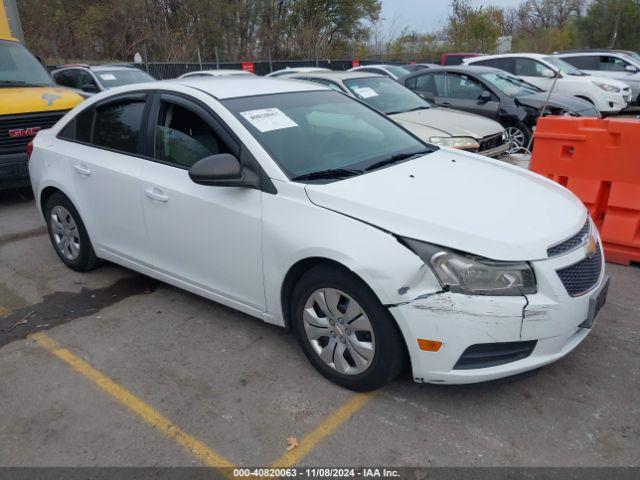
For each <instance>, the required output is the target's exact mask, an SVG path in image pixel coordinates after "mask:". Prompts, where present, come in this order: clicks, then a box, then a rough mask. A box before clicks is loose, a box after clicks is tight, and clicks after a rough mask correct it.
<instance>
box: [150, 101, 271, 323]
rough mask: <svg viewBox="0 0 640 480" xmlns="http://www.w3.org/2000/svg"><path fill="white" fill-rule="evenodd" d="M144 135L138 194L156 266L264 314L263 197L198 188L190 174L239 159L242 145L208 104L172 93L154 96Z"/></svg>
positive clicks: (231, 189)
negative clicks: (227, 158)
mask: <svg viewBox="0 0 640 480" xmlns="http://www.w3.org/2000/svg"><path fill="white" fill-rule="evenodd" d="M147 138H148V144H149V145H150V147H149V148H150V149H153V150H154V153H153V156H154V161H147V162H146V163H145V165H144V169H143V172H142V177H143V178H144V181H143V182H142V185H140V187H139V188H140V191H139V193H140V195H142V196H143V198H144V200H143V202H144V216H145V221H146V224H147V231H148V232H149V237H150V240H151V246H152V250H153V256H154V258H153V265H154V266H155V268H156V269H157V270H159V271H160V272H162V273H164V274H165V275H168V276H170V277H172V278H173V279H174V280H177V281H178V282H182V283H183V284H185V287H187V288H189V287H190V289H191V290H194V289H197V290H198V291H199V292H200V293H201V294H204V295H209V296H210V297H211V294H213V295H220V296H223V297H225V298H227V299H231V300H234V301H237V302H240V303H242V304H243V305H249V306H251V307H253V308H255V309H258V310H261V311H264V310H265V297H264V287H263V277H262V250H261V248H262V192H261V191H259V190H255V189H251V188H245V187H214V186H205V185H198V184H196V183H194V182H193V181H192V180H191V178H190V177H189V173H188V171H189V168H190V167H191V166H193V165H194V164H195V163H196V162H197V161H198V160H200V159H202V158H204V157H207V156H210V155H216V154H219V153H232V154H234V155H236V156H237V157H239V158H240V157H242V153H241V148H242V147H241V145H240V144H239V142H238V141H236V140H235V139H234V137H232V135H231V134H230V133H229V130H227V129H226V128H225V127H224V126H223V124H222V123H221V122H220V121H218V120H217V119H216V117H215V116H214V114H213V113H212V112H211V111H210V109H209V107H207V106H206V105H204V104H201V103H199V102H197V101H196V100H193V99H190V98H187V97H183V96H177V95H173V94H162V95H159V94H158V95H157V96H156V98H155V100H154V108H153V110H152V115H151V120H150V122H149V127H148V130H147ZM247 154H248V153H247Z"/></svg>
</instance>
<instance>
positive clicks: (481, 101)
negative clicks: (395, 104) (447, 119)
mask: <svg viewBox="0 0 640 480" xmlns="http://www.w3.org/2000/svg"><path fill="white" fill-rule="evenodd" d="M401 82H402V83H403V84H404V85H405V86H406V87H408V88H410V89H411V90H413V91H414V92H416V93H418V94H420V95H421V96H422V97H424V98H425V99H427V100H429V101H430V102H433V103H434V104H435V105H437V106H439V107H447V108H454V109H457V110H464V111H466V112H470V113H474V114H478V115H483V116H485V117H487V118H490V119H492V120H496V121H498V122H499V123H500V124H501V125H502V126H503V127H504V128H505V129H506V132H507V136H508V138H509V142H510V144H511V146H512V147H516V148H517V147H527V145H529V142H530V140H531V136H532V133H533V130H534V128H535V126H536V122H537V120H538V117H539V116H540V115H541V113H542V112H541V110H542V108H543V106H545V105H546V107H545V111H544V114H545V115H568V116H583V117H597V116H598V115H599V113H598V111H597V110H596V108H595V107H594V106H593V105H591V104H590V103H588V102H586V101H584V100H580V99H578V98H575V97H571V96H567V95H561V94H558V93H554V94H552V95H551V96H549V95H548V94H547V93H546V92H545V91H544V90H542V89H540V88H538V87H536V86H535V85H533V84H530V83H528V82H526V81H524V80H522V79H521V78H519V77H516V76H515V75H511V74H509V73H507V72H505V71H503V70H498V69H495V68H491V67H475V68H469V67H437V68H430V69H428V70H418V71H417V72H415V73H413V74H411V75H407V76H405V77H403V78H402V79H401Z"/></svg>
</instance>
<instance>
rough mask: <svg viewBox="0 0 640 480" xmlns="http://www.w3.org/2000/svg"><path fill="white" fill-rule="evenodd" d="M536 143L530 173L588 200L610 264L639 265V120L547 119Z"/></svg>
mask: <svg viewBox="0 0 640 480" xmlns="http://www.w3.org/2000/svg"><path fill="white" fill-rule="evenodd" d="M534 139H535V140H534V141H535V149H534V151H533V157H532V159H531V170H533V171H534V172H536V173H539V174H541V175H544V176H545V177H548V178H551V179H553V180H555V181H556V182H558V183H560V184H561V185H564V186H565V187H567V188H568V189H569V190H571V191H572V192H573V193H575V194H576V195H577V196H578V197H579V198H580V200H582V201H583V202H584V204H585V205H586V206H587V208H588V209H589V213H590V214H591V218H593V220H594V221H595V223H596V225H597V226H598V230H599V231H600V236H601V237H602V242H603V244H604V249H605V258H606V259H607V261H609V262H613V263H620V264H623V265H629V263H630V262H640V120H635V119H597V118H572V117H543V118H541V119H540V120H539V121H538V125H537V127H536V131H535V136H534Z"/></svg>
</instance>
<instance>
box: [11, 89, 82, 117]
mask: <svg viewBox="0 0 640 480" xmlns="http://www.w3.org/2000/svg"><path fill="white" fill-rule="evenodd" d="M82 100H83V98H82V97H81V96H80V95H78V94H77V93H75V92H74V91H73V90H71V89H69V88H62V87H54V86H51V87H18V88H13V87H11V88H0V115H15V114H21V113H32V112H51V111H56V110H70V109H72V108H73V107H75V106H76V105H77V104H79V103H80V102H82Z"/></svg>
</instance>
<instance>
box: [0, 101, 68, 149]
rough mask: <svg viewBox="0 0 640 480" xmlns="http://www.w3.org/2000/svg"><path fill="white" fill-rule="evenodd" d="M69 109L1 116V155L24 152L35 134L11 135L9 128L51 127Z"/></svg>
mask: <svg viewBox="0 0 640 480" xmlns="http://www.w3.org/2000/svg"><path fill="white" fill-rule="evenodd" d="M65 113H67V111H66V110H65V111H56V112H45V113H26V114H20V115H5V116H0V155H3V154H6V155H9V154H12V153H24V152H25V150H26V148H27V143H29V142H30V141H31V140H33V136H28V137H10V136H9V130H14V129H27V128H33V127H40V128H41V129H43V130H44V129H45V128H51V127H53V125H55V123H56V122H57V121H58V120H60V119H61V118H62V116H63V115H64V114H65Z"/></svg>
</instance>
